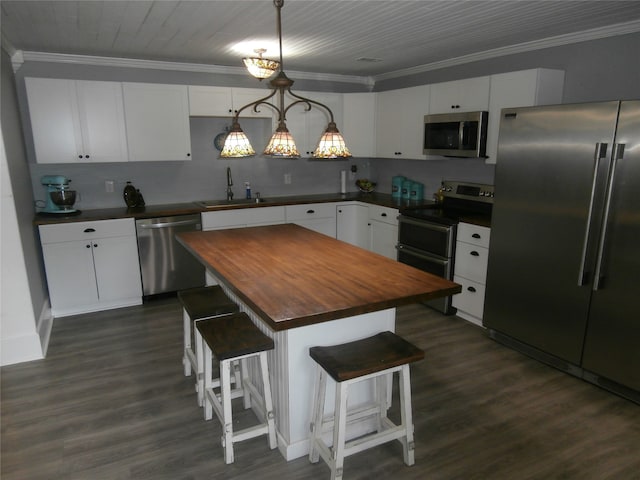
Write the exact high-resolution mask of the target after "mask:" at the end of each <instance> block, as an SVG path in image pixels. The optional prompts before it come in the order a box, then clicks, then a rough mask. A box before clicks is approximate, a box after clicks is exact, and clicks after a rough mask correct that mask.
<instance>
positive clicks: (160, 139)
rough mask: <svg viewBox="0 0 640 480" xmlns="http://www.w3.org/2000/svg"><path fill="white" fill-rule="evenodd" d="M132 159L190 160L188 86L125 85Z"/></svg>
mask: <svg viewBox="0 0 640 480" xmlns="http://www.w3.org/2000/svg"><path fill="white" fill-rule="evenodd" d="M123 91H124V110H125V117H126V122H127V123H126V128H127V140H128V143H129V160H131V161H134V162H135V161H159V160H190V159H191V153H190V151H191V138H190V133H189V98H188V94H187V86H186V85H162V84H150V83H124V84H123Z"/></svg>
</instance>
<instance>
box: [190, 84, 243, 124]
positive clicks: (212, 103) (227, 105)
mask: <svg viewBox="0 0 640 480" xmlns="http://www.w3.org/2000/svg"><path fill="white" fill-rule="evenodd" d="M188 92H189V114H190V115H192V116H202V117H230V116H232V115H233V108H232V105H233V103H232V102H233V101H232V98H231V87H210V86H205V85H190V86H189V88H188Z"/></svg>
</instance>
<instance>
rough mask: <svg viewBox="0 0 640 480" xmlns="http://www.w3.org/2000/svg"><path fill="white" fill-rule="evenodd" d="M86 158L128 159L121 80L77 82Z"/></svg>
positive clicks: (109, 160)
mask: <svg viewBox="0 0 640 480" xmlns="http://www.w3.org/2000/svg"><path fill="white" fill-rule="evenodd" d="M76 87H77V95H78V106H79V116H80V128H81V131H82V144H83V149H82V153H83V155H84V158H83V159H82V161H85V162H126V161H128V160H129V155H128V151H127V134H126V130H125V120H124V104H123V99H122V84H121V83H120V82H93V81H78V82H76Z"/></svg>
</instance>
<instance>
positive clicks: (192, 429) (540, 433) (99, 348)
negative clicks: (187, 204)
mask: <svg viewBox="0 0 640 480" xmlns="http://www.w3.org/2000/svg"><path fill="white" fill-rule="evenodd" d="M397 331H398V333H399V334H401V335H403V336H405V337H406V338H407V339H409V340H410V341H412V342H414V343H415V344H416V345H418V346H420V347H421V348H423V349H424V350H425V351H426V359H425V360H424V361H422V362H421V363H418V364H415V365H414V366H413V367H412V386H413V406H414V420H415V427H416V465H415V466H413V467H406V466H405V465H404V464H403V463H402V454H401V449H400V446H399V444H398V443H397V442H394V443H391V444H387V445H382V446H380V447H377V448H375V449H373V450H369V451H366V452H362V453H360V454H357V455H354V456H352V457H348V458H347V460H346V462H345V478H346V479H371V478H379V479H385V478H394V479H508V480H519V479H545V480H546V479H605V478H607V479H624V480H627V479H638V478H640V407H638V406H637V405H635V404H633V403H631V402H629V401H627V400H624V399H622V398H619V397H617V396H615V395H613V394H610V393H608V392H606V391H603V390H601V389H599V388H598V387H596V386H593V385H591V384H588V383H585V382H583V381H581V380H579V379H576V378H573V377H571V376H568V375H566V374H564V373H561V372H558V371H556V370H554V369H552V368H550V367H547V366H545V365H542V364H540V363H538V362H536V361H534V360H532V359H529V358H527V357H525V356H523V355H521V354H519V353H517V352H514V351H512V350H509V349H507V348H505V347H503V346H501V345H499V344H497V343H495V342H493V341H492V340H490V339H488V338H487V337H486V336H485V334H484V332H483V331H482V329H480V328H478V327H475V326H473V325H471V324H469V323H467V322H465V321H463V320H461V319H459V318H456V317H444V316H441V315H440V314H438V313H437V312H435V311H433V310H430V309H428V308H426V307H424V306H421V305H413V306H409V307H402V308H401V309H399V311H398V328H397ZM181 348H182V341H181V312H180V308H179V305H178V302H177V301H176V300H175V299H174V298H169V299H166V298H165V299H161V300H157V301H153V302H150V303H147V304H145V305H144V306H140V307H132V308H126V309H120V310H113V311H109V312H101V313H96V314H89V315H79V316H75V317H69V318H65V319H59V320H57V321H56V322H55V325H54V329H53V333H52V337H51V344H50V346H49V354H48V356H47V358H46V359H45V360H42V361H35V362H30V363H25V364H20V365H14V366H9V367H4V368H2V370H1V374H2V397H1V414H2V438H1V440H2V444H1V448H2V452H1V453H2V456H1V462H2V470H1V477H2V479H3V480H25V479H29V480H38V479H47V480H51V479H78V480H87V479H136V480H139V479H172V480H176V479H185V480H187V479H225V478H229V479H248V480H249V479H250V480H256V479H277V480H283V479H326V478H328V477H329V469H328V468H327V466H326V465H324V464H323V463H322V462H320V463H319V464H316V465H312V464H310V463H309V462H308V461H307V459H306V458H300V459H297V460H295V461H292V462H288V463H287V462H285V461H284V459H283V458H282V456H281V455H280V454H279V453H278V452H277V451H271V450H269V449H268V447H267V442H266V440H265V439H264V438H257V439H252V440H248V441H245V442H242V443H240V444H238V445H237V447H236V449H235V453H236V463H235V464H233V465H225V464H224V461H223V454H222V449H221V446H220V441H219V438H220V426H219V424H218V422H217V420H212V421H210V422H207V423H205V422H204V420H203V419H202V414H201V411H200V409H199V408H198V407H197V406H196V400H195V394H194V392H193V384H192V380H191V379H187V378H185V377H184V376H183V374H182V365H181V360H180V358H181Z"/></svg>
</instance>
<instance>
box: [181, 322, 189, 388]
mask: <svg viewBox="0 0 640 480" xmlns="http://www.w3.org/2000/svg"><path fill="white" fill-rule="evenodd" d="M190 322H191V317H189V314H188V313H187V311H186V310H184V309H183V310H182V327H183V332H184V333H183V335H184V352H183V356H182V364H183V365H184V376H185V377H188V376H190V375H191V362H190V361H189V357H188V356H187V351H188V350H189V349H190V348H191V325H190Z"/></svg>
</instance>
